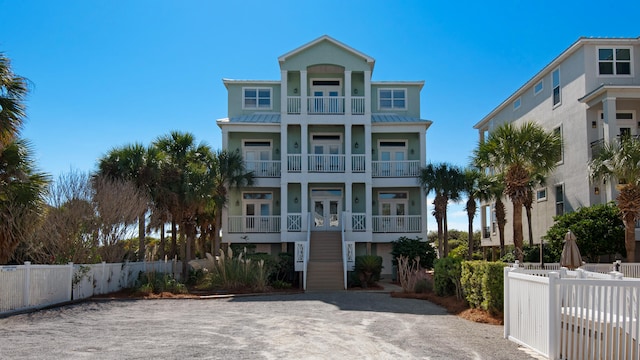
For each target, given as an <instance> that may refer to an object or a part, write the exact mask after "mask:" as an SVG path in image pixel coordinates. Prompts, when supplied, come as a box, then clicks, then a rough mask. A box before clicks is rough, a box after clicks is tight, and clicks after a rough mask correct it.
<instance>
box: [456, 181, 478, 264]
mask: <svg viewBox="0 0 640 360" xmlns="http://www.w3.org/2000/svg"><path fill="white" fill-rule="evenodd" d="M479 178H480V172H479V171H478V170H477V169H474V168H467V169H465V170H464V172H463V181H462V184H461V188H460V190H461V191H462V192H463V193H465V194H467V204H466V206H465V210H466V211H467V219H468V220H469V228H468V231H469V249H468V254H467V258H468V259H469V260H471V259H472V258H473V251H474V248H473V218H474V217H475V216H476V210H477V209H478V206H477V204H476V197H477V196H478V179H479Z"/></svg>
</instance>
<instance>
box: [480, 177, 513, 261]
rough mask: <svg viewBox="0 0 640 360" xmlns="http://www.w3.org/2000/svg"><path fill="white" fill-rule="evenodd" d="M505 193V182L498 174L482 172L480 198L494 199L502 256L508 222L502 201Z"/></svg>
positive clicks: (481, 199) (502, 254)
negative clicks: (492, 174)
mask: <svg viewBox="0 0 640 360" xmlns="http://www.w3.org/2000/svg"><path fill="white" fill-rule="evenodd" d="M503 195H504V182H503V181H502V180H500V179H498V178H497V177H496V176H489V175H486V174H481V175H480V178H479V179H478V192H477V197H478V200H480V201H484V202H491V201H493V202H494V204H493V209H494V211H495V216H496V223H497V225H498V237H499V239H500V257H502V256H504V254H505V242H504V227H505V226H506V224H507V215H506V210H505V207H504V203H503V202H502V196H503Z"/></svg>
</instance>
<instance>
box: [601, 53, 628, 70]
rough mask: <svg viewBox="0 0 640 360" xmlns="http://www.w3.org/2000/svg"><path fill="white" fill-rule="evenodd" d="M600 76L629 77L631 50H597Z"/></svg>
mask: <svg viewBox="0 0 640 360" xmlns="http://www.w3.org/2000/svg"><path fill="white" fill-rule="evenodd" d="M598 71H599V74H600V75H631V48H608V49H598Z"/></svg>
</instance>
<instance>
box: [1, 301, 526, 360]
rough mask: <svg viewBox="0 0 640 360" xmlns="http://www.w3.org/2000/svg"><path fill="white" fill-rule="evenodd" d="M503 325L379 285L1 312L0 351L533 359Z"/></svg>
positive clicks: (24, 355)
mask: <svg viewBox="0 0 640 360" xmlns="http://www.w3.org/2000/svg"><path fill="white" fill-rule="evenodd" d="M502 332H503V328H502V326H495V325H485V324H477V323H473V322H469V321H467V320H463V319H460V318H458V317H456V316H453V315H448V314H447V313H446V312H445V310H444V309H443V308H441V307H439V306H436V305H434V304H432V303H430V302H427V301H424V300H413V299H398V298H391V297H390V296H389V294H384V293H365V292H351V291H349V292H334V293H306V294H294V295H268V296H251V297H238V298H232V299H217V300H212V299H208V300H164V299H162V300H138V301H122V300H119V301H99V302H98V301H95V302H94V301H88V302H83V303H79V304H74V305H68V306H64V307H60V308H53V309H48V310H42V311H38V312H35V313H31V314H22V315H15V316H11V317H8V318H4V319H0V358H2V359H85V358H98V359H125V358H126V359H192V358H204V359H343V358H351V359H487V360H488V359H491V360H493V359H516V358H517V359H531V357H530V356H529V355H527V353H525V352H523V351H522V349H519V348H518V345H516V344H515V343H513V342H510V341H508V340H505V339H503V337H502Z"/></svg>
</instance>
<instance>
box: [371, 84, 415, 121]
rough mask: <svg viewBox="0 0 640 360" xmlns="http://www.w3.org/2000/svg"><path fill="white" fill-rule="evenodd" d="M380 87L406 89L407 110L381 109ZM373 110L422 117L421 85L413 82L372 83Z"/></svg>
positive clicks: (374, 111)
mask: <svg viewBox="0 0 640 360" xmlns="http://www.w3.org/2000/svg"><path fill="white" fill-rule="evenodd" d="M380 89H406V96H407V97H406V101H407V103H406V110H399V109H389V110H386V109H380V108H379V100H380V98H379V96H378V95H379V92H378V90H380ZM371 112H373V113H394V114H398V115H404V116H410V117H414V118H420V87H418V86H416V85H413V84H397V83H393V84H389V85H387V84H380V83H378V84H372V86H371Z"/></svg>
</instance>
